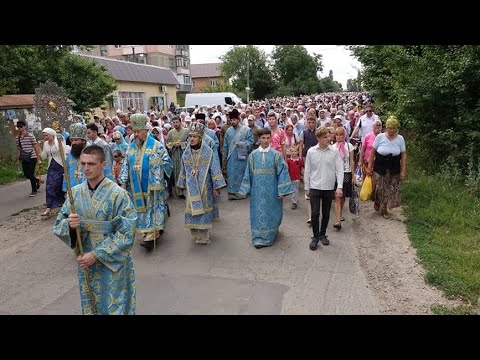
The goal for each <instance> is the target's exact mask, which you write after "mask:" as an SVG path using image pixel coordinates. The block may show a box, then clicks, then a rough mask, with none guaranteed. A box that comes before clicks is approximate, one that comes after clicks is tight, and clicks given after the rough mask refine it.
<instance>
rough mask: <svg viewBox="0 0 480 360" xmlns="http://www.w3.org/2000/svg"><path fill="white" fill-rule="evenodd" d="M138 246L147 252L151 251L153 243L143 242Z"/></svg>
mask: <svg viewBox="0 0 480 360" xmlns="http://www.w3.org/2000/svg"><path fill="white" fill-rule="evenodd" d="M140 246H141V247H144V248H145V249H147V251H150V250H153V241H144V242H142V243H141V244H140Z"/></svg>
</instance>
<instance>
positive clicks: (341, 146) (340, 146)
mask: <svg viewBox="0 0 480 360" xmlns="http://www.w3.org/2000/svg"><path fill="white" fill-rule="evenodd" d="M337 129H339V128H337ZM335 132H337V131H336V130H335ZM336 146H337V150H338V152H339V153H340V156H341V157H342V160H343V159H345V156H346V155H347V152H346V150H345V129H343V140H342V141H338V140H337V142H336Z"/></svg>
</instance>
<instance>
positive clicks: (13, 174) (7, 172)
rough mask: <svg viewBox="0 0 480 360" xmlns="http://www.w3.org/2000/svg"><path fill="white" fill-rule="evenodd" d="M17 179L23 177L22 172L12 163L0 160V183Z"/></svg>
mask: <svg viewBox="0 0 480 360" xmlns="http://www.w3.org/2000/svg"><path fill="white" fill-rule="evenodd" d="M19 179H25V178H24V177H23V173H21V172H19V171H18V170H17V167H16V166H15V164H14V163H12V162H3V161H0V185H3V184H8V183H11V182H13V181H16V180H19Z"/></svg>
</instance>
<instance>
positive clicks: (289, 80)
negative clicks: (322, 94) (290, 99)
mask: <svg viewBox="0 0 480 360" xmlns="http://www.w3.org/2000/svg"><path fill="white" fill-rule="evenodd" d="M272 60H273V61H274V64H273V72H274V75H275V78H276V79H277V80H278V82H279V86H284V87H289V88H290V89H291V90H292V92H290V93H289V94H288V95H295V96H298V95H301V94H312V93H315V92H318V91H320V89H321V84H320V81H319V79H318V75H317V74H318V73H319V72H321V71H322V70H323V67H322V57H321V55H318V54H315V55H313V56H310V55H309V54H308V52H307V49H306V48H305V47H304V46H302V45H277V46H275V48H274V50H273V53H272ZM331 80H332V81H333V74H332V79H331ZM284 89H285V88H284ZM284 89H281V92H283V91H284ZM279 90H280V89H279Z"/></svg>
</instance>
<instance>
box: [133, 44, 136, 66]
mask: <svg viewBox="0 0 480 360" xmlns="http://www.w3.org/2000/svg"><path fill="white" fill-rule="evenodd" d="M132 54H133V60H132V62H136V61H135V46H132Z"/></svg>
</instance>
